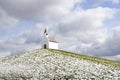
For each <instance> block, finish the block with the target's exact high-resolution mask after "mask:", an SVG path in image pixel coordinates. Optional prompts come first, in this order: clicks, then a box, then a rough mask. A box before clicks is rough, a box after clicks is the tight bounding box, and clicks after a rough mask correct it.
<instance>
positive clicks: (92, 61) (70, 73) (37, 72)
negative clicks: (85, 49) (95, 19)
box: [0, 49, 120, 80]
mask: <svg viewBox="0 0 120 80" xmlns="http://www.w3.org/2000/svg"><path fill="white" fill-rule="evenodd" d="M61 79H62V80H68V79H69V80H120V62H116V61H112V60H106V59H101V58H95V57H91V56H85V55H80V54H75V53H71V52H65V51H61V50H52V49H37V50H34V51H30V52H26V53H25V54H20V55H16V56H10V57H5V58H1V59H0V80H61Z"/></svg>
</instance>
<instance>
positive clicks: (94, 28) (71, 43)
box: [0, 0, 120, 61]
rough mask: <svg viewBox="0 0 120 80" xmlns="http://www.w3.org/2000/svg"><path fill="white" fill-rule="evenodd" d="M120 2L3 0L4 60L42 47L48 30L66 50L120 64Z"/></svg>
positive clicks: (0, 45) (0, 41) (0, 39)
mask: <svg viewBox="0 0 120 80" xmlns="http://www.w3.org/2000/svg"><path fill="white" fill-rule="evenodd" d="M119 21H120V0H0V57H4V56H8V55H11V54H18V53H22V52H24V51H29V50H34V49H36V48H41V41H42V36H43V32H44V29H45V27H46V28H48V30H49V31H48V32H49V34H50V35H52V36H54V37H55V38H56V40H57V41H58V42H59V48H60V49H62V50H67V51H72V52H77V53H81V54H85V55H91V56H96V57H102V58H107V59H112V60H117V61H120V22H119Z"/></svg>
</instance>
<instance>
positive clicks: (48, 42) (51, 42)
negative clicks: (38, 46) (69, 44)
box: [42, 29, 58, 49]
mask: <svg viewBox="0 0 120 80" xmlns="http://www.w3.org/2000/svg"><path fill="white" fill-rule="evenodd" d="M42 48H43V49H58V42H57V41H56V40H55V39H54V37H52V36H50V35H49V34H48V32H47V29H45V31H44V38H43V41H42Z"/></svg>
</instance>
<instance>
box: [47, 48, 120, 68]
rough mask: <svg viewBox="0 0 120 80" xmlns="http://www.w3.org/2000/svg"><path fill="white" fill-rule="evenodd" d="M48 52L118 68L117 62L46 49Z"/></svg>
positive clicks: (119, 63) (118, 63)
mask: <svg viewBox="0 0 120 80" xmlns="http://www.w3.org/2000/svg"><path fill="white" fill-rule="evenodd" d="M48 50H49V51H52V52H56V53H59V54H63V55H67V56H71V57H76V58H79V59H84V60H90V61H93V62H97V63H102V64H104V65H112V66H115V67H120V62H118V61H113V60H108V59H103V58H97V57H92V56H86V55H81V54H76V53H72V52H66V51H62V50H54V49H48Z"/></svg>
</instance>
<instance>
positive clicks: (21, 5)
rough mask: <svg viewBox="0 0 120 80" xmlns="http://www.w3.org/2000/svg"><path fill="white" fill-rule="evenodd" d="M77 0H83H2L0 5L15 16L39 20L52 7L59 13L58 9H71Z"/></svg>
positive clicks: (48, 12)
mask: <svg viewBox="0 0 120 80" xmlns="http://www.w3.org/2000/svg"><path fill="white" fill-rule="evenodd" d="M76 2H82V0H59V1H58V0H20V1H18V0H17V1H16V0H12V1H10V0H6V1H5V0H1V1H0V6H1V8H2V9H4V10H5V11H6V12H7V13H8V14H9V15H12V16H14V17H17V18H20V19H27V20H29V19H30V20H36V19H38V20H39V19H44V18H46V17H45V16H47V15H48V14H50V13H51V11H52V10H51V9H52V8H53V9H54V10H53V12H55V13H57V12H56V10H57V11H59V10H60V11H61V10H62V11H63V10H64V9H66V8H67V9H69V8H71V6H73V5H74V4H75V3H76ZM67 9H66V10H67ZM62 11H61V14H62ZM53 12H52V13H53ZM49 16H50V15H49ZM47 17H48V16H47Z"/></svg>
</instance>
